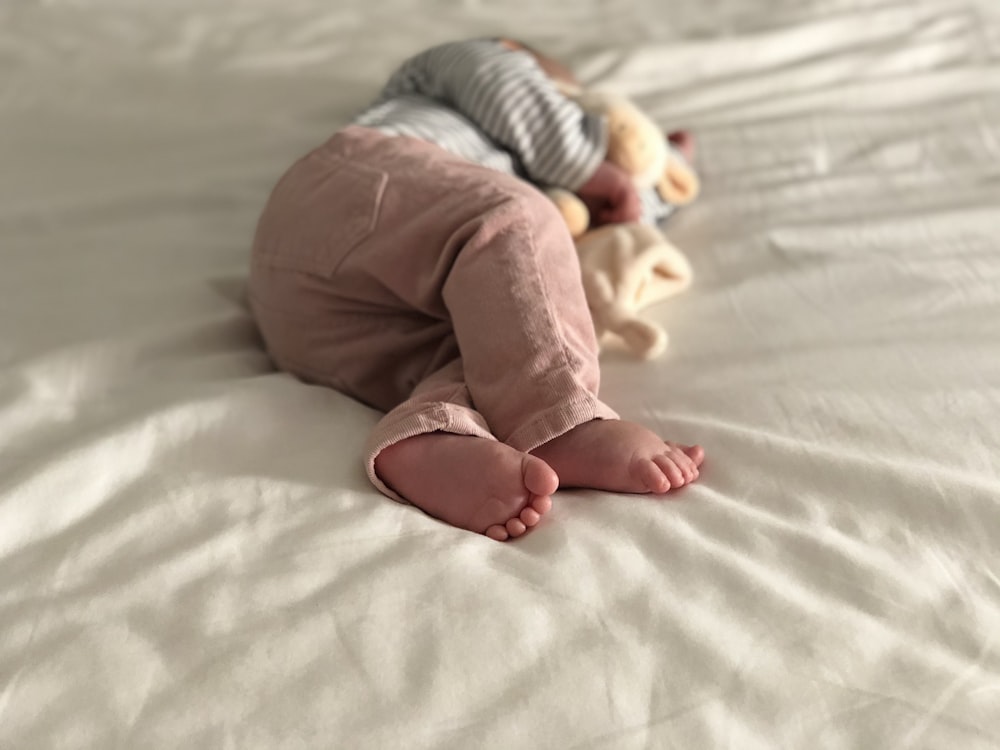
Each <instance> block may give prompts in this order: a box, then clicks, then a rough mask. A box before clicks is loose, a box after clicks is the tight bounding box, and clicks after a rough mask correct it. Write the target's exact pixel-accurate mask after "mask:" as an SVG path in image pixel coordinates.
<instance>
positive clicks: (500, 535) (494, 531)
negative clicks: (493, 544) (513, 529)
mask: <svg viewBox="0 0 1000 750" xmlns="http://www.w3.org/2000/svg"><path fill="white" fill-rule="evenodd" d="M483 533H484V534H486V536H488V537H489V538H490V539H496V540H497V541H498V542H505V541H507V538H508V537H509V536H510V534H508V533H507V529H506V528H505V527H504V526H501V525H500V524H498V523H497V524H493V525H492V526H490V527H489V528H488V529H486V531H485V532H483Z"/></svg>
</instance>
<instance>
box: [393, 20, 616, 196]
mask: <svg viewBox="0 0 1000 750" xmlns="http://www.w3.org/2000/svg"><path fill="white" fill-rule="evenodd" d="M403 94H421V95H423V96H428V97H431V98H433V99H436V100H438V101H440V102H442V103H444V104H446V105H448V106H450V107H452V108H454V109H455V110H456V111H458V112H460V113H461V114H462V115H464V116H465V117H467V118H468V119H469V120H471V121H472V122H474V123H475V124H476V125H477V126H478V127H479V128H480V129H482V130H483V131H484V132H485V133H486V134H487V135H489V136H490V137H491V138H492V139H493V140H495V141H496V142H497V143H498V144H499V145H501V146H502V147H503V148H505V149H507V150H508V151H510V152H511V153H512V154H513V155H514V156H515V157H516V158H517V160H518V162H519V164H520V166H521V168H522V169H523V171H524V174H525V175H526V177H527V178H528V179H529V180H530V181H531V182H534V183H536V184H538V185H543V186H551V187H562V188H566V189H567V190H571V191H573V192H578V191H579V190H580V189H581V188H583V187H586V186H587V185H588V184H589V183H590V182H591V181H592V178H595V179H596V182H595V184H594V185H593V186H592V187H593V188H594V189H593V190H591V192H592V193H593V192H594V191H595V190H597V189H599V188H601V187H602V186H603V187H607V186H608V185H609V184H611V183H610V182H609V179H608V178H606V177H605V178H603V179H602V178H600V177H598V172H600V171H602V170H601V169H599V167H600V165H601V163H602V162H603V161H604V156H605V151H606V148H607V134H606V132H605V123H604V118H603V117H602V116H600V115H596V114H592V113H588V112H584V111H583V109H581V108H580V107H579V105H577V104H576V103H575V102H573V101H571V100H569V99H567V98H566V97H565V96H563V95H562V94H561V93H560V92H559V90H558V89H557V87H556V85H555V83H554V82H553V81H552V80H551V79H550V78H549V77H548V76H547V75H546V74H545V72H544V71H543V70H542V68H541V67H540V66H539V64H538V62H537V61H536V60H535V58H534V57H532V55H531V54H530V53H528V52H527V51H512V50H511V49H509V48H507V47H505V46H504V45H503V44H502V43H501V42H499V41H497V40H486V39H483V40H473V41H467V42H453V43H449V44H444V45H441V46H439V47H434V48H432V49H429V50H427V51H426V52H422V53H420V54H418V55H417V56H415V57H413V58H411V59H410V60H408V61H407V62H406V63H404V64H403V66H402V67H401V68H400V69H399V71H398V72H397V73H396V74H395V75H393V76H392V78H391V79H390V81H389V84H388V85H387V87H386V89H385V91H384V92H383V97H386V98H388V97H392V96H399V95H403ZM603 171H607V170H603ZM610 180H611V182H614V183H615V184H616V185H617V182H616V181H615V180H614V178H610ZM610 197H611V195H610V194H609V195H608V196H606V198H610Z"/></svg>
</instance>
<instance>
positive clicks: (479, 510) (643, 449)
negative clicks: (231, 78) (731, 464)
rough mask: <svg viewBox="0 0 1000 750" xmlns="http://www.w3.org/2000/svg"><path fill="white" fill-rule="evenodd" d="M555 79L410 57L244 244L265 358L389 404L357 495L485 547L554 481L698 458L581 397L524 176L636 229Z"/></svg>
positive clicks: (594, 139)
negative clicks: (415, 512) (372, 495)
mask: <svg viewBox="0 0 1000 750" xmlns="http://www.w3.org/2000/svg"><path fill="white" fill-rule="evenodd" d="M569 81H571V76H570V74H569V72H568V71H567V70H566V69H565V68H563V67H562V66H561V65H559V64H558V63H556V62H555V61H553V60H550V59H549V58H547V57H545V56H543V55H540V54H539V53H537V52H534V51H533V50H530V49H528V48H526V47H524V46H523V45H521V44H519V43H517V42H514V41H512V40H504V39H478V40H472V41H466V42H456V43H450V44H445V45H441V46H439V47H435V48H433V49H430V50H427V51H426V52H423V53H421V54H418V55H417V56H415V57H413V58H411V59H410V60H408V61H407V62H406V63H404V64H403V65H402V67H401V68H400V69H399V70H398V71H397V72H396V73H395V74H393V75H392V77H391V78H390V80H389V82H388V84H387V85H386V87H385V89H384V90H383V92H382V94H381V96H380V97H379V99H378V100H377V101H376V102H375V104H373V105H372V106H371V107H370V108H369V109H367V110H366V111H365V112H364V113H362V114H361V115H360V116H359V117H358V118H357V119H356V121H355V123H354V124H353V125H351V126H349V127H347V128H345V129H343V130H341V131H340V132H338V133H335V134H334V135H333V136H332V137H331V138H330V139H329V140H328V141H327V142H326V143H324V144H323V145H321V146H319V147H318V148H316V149H315V150H313V151H312V152H310V153H309V154H307V155H306V156H304V157H303V158H301V159H300V160H299V161H297V162H296V163H295V164H294V165H293V166H292V167H291V168H290V169H289V170H288V171H287V172H286V173H285V175H284V176H283V177H282V178H281V179H280V180H279V181H278V183H277V185H276V186H275V188H274V190H273V192H272V194H271V196H270V199H269V200H268V203H267V205H266V207H265V208H264V211H263V213H262V215H261V218H260V221H259V223H258V226H257V233H256V237H255V240H254V248H253V258H252V262H251V272H250V297H251V305H252V309H253V313H254V316H255V318H256V321H257V323H258V325H259V327H260V330H261V333H262V335H263V337H264V340H265V342H266V345H267V348H268V351H269V353H270V355H271V357H272V359H273V360H274V361H275V363H276V364H277V365H278V366H279V367H280V368H282V369H283V370H286V371H288V372H290V373H293V374H295V375H297V376H298V377H300V378H302V379H304V380H306V381H308V382H313V383H318V384H322V385H326V386H330V387H332V388H336V389H337V390H340V391H342V392H344V393H346V394H348V395H350V396H352V397H354V398H357V399H359V400H360V401H362V402H364V403H366V404H369V405H371V406H373V407H376V408H378V409H380V410H382V411H383V412H386V414H385V416H384V417H383V418H382V419H381V421H380V422H379V423H378V424H377V425H376V427H375V428H374V430H373V432H372V434H371V435H370V436H369V439H368V442H367V446H366V450H365V454H366V466H367V472H368V476H369V478H370V479H371V481H372V482H373V484H374V485H375V486H376V487H377V488H378V489H379V490H380V491H381V492H383V493H384V494H386V495H388V496H389V497H392V498H394V499H397V500H404V501H407V502H410V503H412V504H414V505H416V506H418V507H420V508H421V509H423V510H424V511H425V512H427V513H428V514H430V515H432V516H435V517H436V518H439V519H441V520H443V521H445V522H447V523H450V524H452V525H454V526H457V527H460V528H463V529H468V530H470V531H474V532H478V533H482V534H485V535H487V536H488V537H490V538H492V539H496V540H501V541H502V540H506V539H510V538H514V537H518V536H521V535H522V534H524V533H525V532H526V531H527V529H529V528H530V527H532V526H535V525H536V524H538V522H539V520H540V519H541V517H542V516H543V515H544V514H545V513H546V512H547V511H548V510H549V509H550V508H551V505H552V500H551V496H552V494H553V493H554V492H555V491H556V489H557V488H558V487H584V488H592V489H601V490H609V491H614V492H629V493H654V494H663V493H666V492H668V491H669V490H671V489H676V488H679V487H682V486H684V485H685V484H688V483H689V482H692V481H694V480H695V479H697V477H698V467H699V465H700V464H701V463H702V461H703V458H704V452H703V451H702V449H701V448H700V447H698V446H686V445H680V444H678V443H675V442H670V441H664V440H663V439H662V438H661V437H659V436H657V435H655V434H654V433H653V432H651V431H649V430H648V429H646V428H645V427H642V426H641V425H638V424H635V423H632V422H627V421H624V420H621V419H619V418H618V416H617V414H615V412H614V411H612V410H611V409H610V408H609V407H608V406H607V405H605V404H604V403H603V402H602V401H600V399H599V398H598V384H599V379H600V375H599V369H598V348H597V341H596V338H595V334H594V328H593V324H592V321H591V318H590V314H589V312H588V310H587V303H586V299H585V298H584V291H583V287H582V283H581V278H580V267H579V263H578V260H577V255H576V250H575V248H574V245H573V241H572V239H571V237H570V235H569V232H568V230H567V228H566V226H565V224H564V223H563V220H562V217H561V216H560V214H559V213H558V212H557V211H556V209H555V207H554V206H553V204H552V203H551V201H549V200H548V199H547V198H546V197H545V196H544V195H543V194H542V193H541V192H540V191H539V190H538V189H537V188H536V187H535V185H538V186H552V187H562V188H565V189H567V190H570V191H572V192H575V193H576V194H577V195H579V196H580V197H581V198H582V199H583V200H584V202H585V203H587V205H588V207H589V208H590V209H591V214H592V216H594V217H596V220H597V222H598V223H612V222H621V221H634V220H637V219H638V218H639V217H640V215H641V214H642V213H643V201H642V200H641V199H640V197H639V196H638V195H637V193H636V191H635V189H634V188H633V187H632V184H631V182H630V180H629V179H628V177H627V176H626V175H625V174H624V173H623V172H621V171H620V170H619V169H618V168H617V167H615V166H614V165H612V164H611V163H609V162H607V161H605V160H604V152H605V143H606V133H605V130H604V121H603V119H602V118H601V117H599V116H597V115H593V114H589V113H587V112H584V111H583V110H582V109H580V107H579V106H577V105H576V104H575V103H574V102H573V101H571V100H570V99H568V98H566V97H565V96H564V95H563V94H562V93H560V87H559V84H560V83H567V82H569Z"/></svg>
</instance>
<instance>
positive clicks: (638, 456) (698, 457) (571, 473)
mask: <svg viewBox="0 0 1000 750" xmlns="http://www.w3.org/2000/svg"><path fill="white" fill-rule="evenodd" d="M531 453H532V455H534V456H537V457H538V458H541V459H542V460H543V461H545V462H546V463H547V464H548V465H549V466H551V467H552V469H553V470H555V472H556V474H558V475H559V480H560V485H561V486H563V487H586V488H588V489H595V490H609V491H611V492H653V493H656V494H663V493H665V492H668V491H669V490H671V489H677V488H679V487H683V486H684V485H686V484H689V483H691V482H693V481H694V480H695V479H697V478H698V467H699V466H701V463H702V461H704V460H705V451H703V450H702V449H701V446H697V445H695V446H689V445H678V444H677V443H671V442H665V441H664V440H663V439H662V438H660V437H658V436H657V435H656V434H654V433H652V432H650V431H649V430H647V429H646V428H645V427H643V426H642V425H638V424H635V423H634V422H624V421H620V420H617V419H595V420H593V421H591V422H584V423H583V424H581V425H578V426H576V427H574V428H573V429H572V430H570V431H569V432H567V433H565V434H563V435H560V436H559V437H557V438H555V439H553V440H550V441H549V442H547V443H545V444H543V445H540V446H539V447H538V448H535V450H533V451H531Z"/></svg>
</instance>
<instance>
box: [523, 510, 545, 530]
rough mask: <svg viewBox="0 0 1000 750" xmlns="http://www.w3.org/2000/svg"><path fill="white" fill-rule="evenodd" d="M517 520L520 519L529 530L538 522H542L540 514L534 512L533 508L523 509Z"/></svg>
mask: <svg viewBox="0 0 1000 750" xmlns="http://www.w3.org/2000/svg"><path fill="white" fill-rule="evenodd" d="M518 518H520V519H521V523H523V524H524V525H525V526H527V527H528V528H531V527H532V526H536V525H537V524H538V522H539V521H541V520H542V514H541V513H539V512H538V511H536V510H535V509H534V508H525V509H524V510H522V511H521V514H520V515H519V516H518Z"/></svg>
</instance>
